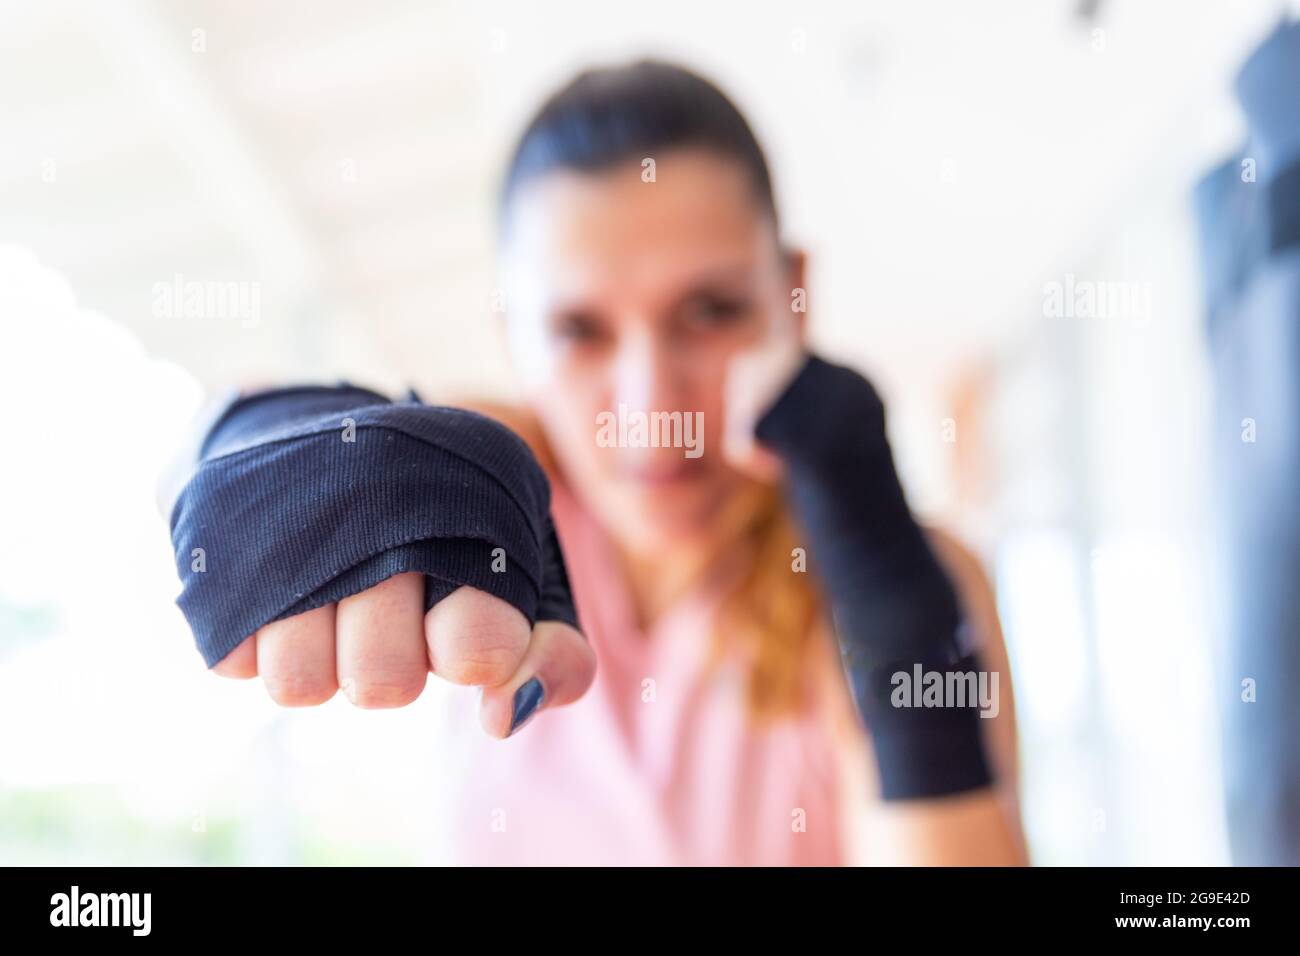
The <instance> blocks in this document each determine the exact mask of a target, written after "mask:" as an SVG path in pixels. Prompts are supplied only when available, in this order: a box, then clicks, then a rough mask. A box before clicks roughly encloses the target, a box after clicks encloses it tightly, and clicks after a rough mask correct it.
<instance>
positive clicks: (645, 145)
mask: <svg viewBox="0 0 1300 956" xmlns="http://www.w3.org/2000/svg"><path fill="white" fill-rule="evenodd" d="M675 146H701V147H706V148H709V149H713V150H716V151H717V152H719V153H721V154H722V155H724V156H726V157H728V158H731V159H734V160H736V161H737V162H739V163H740V164H741V166H743V167H744V169H745V171H746V172H747V173H748V174H749V178H750V182H751V185H752V186H753V191H754V197H755V199H756V200H757V201H758V202H759V204H760V206H761V207H762V208H763V209H764V210H765V211H766V212H767V213H769V214H770V215H771V217H772V222H773V223H774V224H775V223H777V212H776V201H775V198H774V195H773V190H772V179H771V176H770V174H769V173H768V168H767V160H766V159H765V158H764V156H763V150H762V147H760V146H759V145H758V140H757V139H755V138H754V134H753V132H752V131H751V130H750V128H749V124H748V123H747V122H746V121H745V118H744V116H742V115H741V113H740V110H738V109H736V107H735V105H734V104H733V103H732V102H731V100H730V99H728V98H727V96H726V94H724V93H723V92H722V91H721V90H720V89H718V87H716V86H714V85H713V84H712V83H710V82H709V81H708V80H706V79H704V78H703V77H701V76H699V75H698V74H696V73H693V72H691V71H690V70H687V69H685V68H684V67H680V66H675V65H673V64H671V63H664V62H662V61H658V60H649V59H642V60H637V61H636V62H633V63H629V64H627V65H625V66H617V67H604V68H599V69H589V70H584V71H583V72H582V73H579V74H578V75H577V76H576V77H574V79H573V80H571V81H570V82H569V83H568V84H567V85H566V86H564V87H562V88H561V89H559V90H557V91H556V92H554V93H553V94H551V96H550V97H549V98H548V99H547V100H546V102H545V103H543V104H542V106H541V108H540V109H539V110H538V111H537V113H536V114H535V115H534V116H533V118H532V120H531V121H530V122H529V123H528V126H527V127H526V128H525V129H524V132H523V134H522V135H521V136H520V137H519V141H518V143H517V144H516V146H515V149H514V153H513V155H512V157H511V160H510V165H509V167H508V168H507V172H506V177H505V180H504V182H503V184H502V188H501V193H500V197H499V204H498V209H497V213H498V215H497V222H498V227H499V228H500V229H501V231H502V233H503V234H504V232H505V230H506V227H507V226H508V223H509V219H510V209H511V203H512V201H513V199H514V196H515V193H516V191H517V190H518V189H519V187H520V186H522V185H523V184H524V183H526V182H527V181H528V180H530V179H533V178H534V177H536V176H539V175H541V174H543V173H547V172H550V171H552V170H556V169H576V170H581V171H585V172H595V171H598V170H603V169H607V168H609V167H610V166H613V165H615V164H617V163H620V162H623V161H626V160H629V159H642V158H644V157H647V156H653V155H654V154H655V153H657V152H660V151H662V150H665V149H667V148H669V147H675Z"/></svg>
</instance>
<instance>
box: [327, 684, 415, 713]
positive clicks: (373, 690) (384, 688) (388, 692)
mask: <svg viewBox="0 0 1300 956" xmlns="http://www.w3.org/2000/svg"><path fill="white" fill-rule="evenodd" d="M424 683H425V682H424V679H423V678H422V679H419V680H416V679H415V678H414V677H390V678H387V679H378V678H368V677H357V678H347V679H346V680H344V681H343V687H344V691H345V693H346V694H347V697H348V700H350V701H351V702H352V703H353V704H354V705H355V706H357V707H360V708H362V709H363V710H382V709H386V708H393V707H405V706H406V705H407V704H410V703H412V702H414V701H415V700H416V698H418V697H419V696H420V693H421V692H422V691H423V690H424Z"/></svg>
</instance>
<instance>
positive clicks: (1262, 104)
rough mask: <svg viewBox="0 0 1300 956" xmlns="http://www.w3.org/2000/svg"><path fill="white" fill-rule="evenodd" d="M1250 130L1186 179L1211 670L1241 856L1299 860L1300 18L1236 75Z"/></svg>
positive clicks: (1236, 855) (1235, 854) (1231, 827)
mask: <svg viewBox="0 0 1300 956" xmlns="http://www.w3.org/2000/svg"><path fill="white" fill-rule="evenodd" d="M1236 92H1237V97H1238V100H1239V101H1240V103H1241V106H1242V109H1243V112H1244V113H1245V116H1246V120H1247V128H1248V131H1249V138H1248V142H1247V144H1246V146H1245V147H1244V148H1243V150H1242V152H1241V154H1240V155H1239V156H1237V157H1234V158H1233V159H1232V160H1230V161H1228V162H1227V163H1225V164H1223V165H1222V166H1220V167H1219V168H1218V169H1216V170H1214V171H1213V172H1212V173H1210V174H1209V175H1208V176H1207V177H1205V179H1203V180H1202V182H1201V183H1200V184H1199V185H1198V187H1197V190H1196V197H1195V198H1196V212H1197V217H1198V220H1199V229H1200V239H1201V251H1202V259H1203V270H1204V287H1205V294H1206V304H1207V310H1208V317H1209V339H1210V353H1211V358H1212V363H1213V367H1214V378H1215V410H1214V421H1213V430H1212V437H1211V440H1210V441H1209V442H1208V445H1209V448H1210V454H1211V456H1212V459H1213V463H1214V467H1215V484H1214V489H1215V490H1214V495H1215V502H1216V508H1215V511H1216V516H1217V518H1218V526H1219V531H1220V542H1221V551H1220V553H1221V555H1222V558H1223V560H1222V561H1221V562H1220V563H1221V565H1222V569H1223V574H1224V577H1225V580H1224V582H1223V583H1224V585H1225V591H1224V597H1225V607H1226V610H1227V618H1226V620H1227V623H1228V632H1227V634H1226V635H1224V636H1225V641H1224V646H1223V655H1222V659H1221V661H1222V666H1221V667H1220V668H1219V669H1218V670H1217V675H1218V677H1217V680H1216V683H1215V687H1216V690H1217V692H1218V695H1217V703H1218V706H1219V714H1220V723H1221V727H1222V745H1223V771H1224V777H1225V798H1226V807H1227V814H1228V835H1229V840H1230V844H1231V851H1232V858H1233V862H1234V863H1236V864H1239V865H1290V866H1295V865H1298V864H1300V24H1283V25H1282V26H1280V27H1279V28H1278V29H1277V30H1275V31H1274V32H1273V33H1272V34H1271V35H1270V36H1269V37H1268V38H1267V39H1266V40H1265V41H1264V43H1263V44H1262V45H1261V46H1260V47H1259V48H1258V49H1257V50H1256V51H1255V52H1254V53H1253V54H1252V55H1251V56H1250V58H1249V59H1248V60H1247V62H1246V64H1245V65H1244V66H1243V67H1242V69H1241V71H1240V73H1239V75H1238V77H1237V82H1236Z"/></svg>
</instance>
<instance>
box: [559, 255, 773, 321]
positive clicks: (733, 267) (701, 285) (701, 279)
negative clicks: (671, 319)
mask: <svg viewBox="0 0 1300 956" xmlns="http://www.w3.org/2000/svg"><path fill="white" fill-rule="evenodd" d="M754 268H755V267H754V265H753V263H748V262H735V263H729V264H726V265H721V266H716V267H714V268H712V269H710V270H708V271H706V272H703V273H701V274H699V275H697V276H694V277H692V278H691V280H690V281H689V283H688V284H687V285H686V286H685V287H684V288H683V290H682V292H681V293H679V294H678V295H675V296H673V298H672V299H671V300H670V301H669V305H670V306H677V305H680V304H681V303H682V302H683V301H684V300H685V299H688V298H690V297H691V296H693V295H698V294H699V293H700V292H701V291H704V290H705V289H707V288H708V287H709V286H711V285H713V284H715V283H719V284H721V283H729V282H735V281H738V280H739V281H747V280H748V279H749V278H750V276H751V274H752V273H753V271H754ZM587 310H588V305H587V303H586V302H584V301H582V300H580V299H560V300H557V301H555V302H552V303H550V304H549V305H548V306H547V310H546V312H547V314H548V315H550V316H559V315H565V314H568V313H574V312H585V311H587Z"/></svg>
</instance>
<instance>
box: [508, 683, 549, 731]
mask: <svg viewBox="0 0 1300 956" xmlns="http://www.w3.org/2000/svg"><path fill="white" fill-rule="evenodd" d="M545 697H546V690H545V688H543V687H542V682H541V681H540V680H538V679H537V678H536V677H533V678H531V679H530V680H529V681H528V682H527V683H525V684H522V685H520V687H519V689H518V690H517V691H515V705H514V714H513V715H512V716H511V718H510V733H512V734H513V733H514V732H515V731H516V730H518V729H519V728H520V727H522V726H523V725H524V724H526V723H528V718H530V717H532V716H533V714H535V713H537V708H538V707H541V706H542V701H543V699H545Z"/></svg>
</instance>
